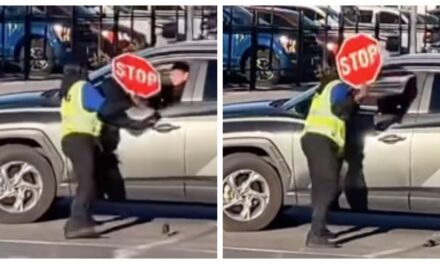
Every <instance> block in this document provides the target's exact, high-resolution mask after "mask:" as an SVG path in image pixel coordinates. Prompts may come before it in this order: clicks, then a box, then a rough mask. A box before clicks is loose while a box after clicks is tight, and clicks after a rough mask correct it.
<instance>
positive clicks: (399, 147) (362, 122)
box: [341, 74, 426, 211]
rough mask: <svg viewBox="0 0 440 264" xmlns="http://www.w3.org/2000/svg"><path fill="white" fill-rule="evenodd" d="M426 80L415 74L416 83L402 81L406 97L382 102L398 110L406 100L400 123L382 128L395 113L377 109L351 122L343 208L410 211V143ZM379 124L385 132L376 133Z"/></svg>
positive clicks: (423, 76)
mask: <svg viewBox="0 0 440 264" xmlns="http://www.w3.org/2000/svg"><path fill="white" fill-rule="evenodd" d="M411 76H412V75H411ZM412 78H414V77H412ZM408 80H409V78H408ZM425 80H426V77H425V75H424V74H417V75H416V79H415V82H409V81H405V82H404V83H405V91H406V92H407V94H408V96H407V95H405V96H401V95H399V96H398V97H396V96H394V97H388V98H387V100H386V101H383V102H384V104H383V106H382V108H384V107H385V106H387V105H388V107H389V106H391V104H395V107H394V108H388V109H400V108H402V107H403V106H402V105H403V100H408V105H409V108H408V110H407V111H405V112H406V114H405V115H403V117H402V118H401V120H400V121H397V122H393V124H392V125H390V126H389V125H385V124H386V122H388V121H387V120H391V119H389V118H388V117H390V116H391V114H393V113H394V112H393V111H394V110H386V109H385V108H384V109H381V110H380V111H381V114H380V115H379V114H377V113H374V112H368V113H367V112H366V111H365V110H364V111H361V112H360V114H359V115H357V117H356V118H355V119H354V120H352V123H351V125H349V127H348V128H347V133H348V138H347V146H348V147H347V153H346V156H347V157H346V161H347V163H346V167H344V173H343V175H344V177H345V178H344V183H345V187H344V188H345V190H346V191H345V195H344V196H343V197H341V199H342V201H343V204H344V205H343V206H344V207H348V205H350V207H351V208H354V209H366V208H368V209H373V210H382V209H383V210H396V211H401V210H408V209H409V208H408V195H409V188H410V186H411V180H410V179H411V178H410V172H411V167H410V166H411V142H412V138H413V128H414V124H415V119H416V116H417V115H416V111H417V109H418V105H419V104H420V98H421V96H420V93H419V91H422V89H423V86H424V83H425ZM378 87H380V88H385V87H381V86H380V85H378ZM410 91H411V93H410ZM404 93H405V92H404ZM409 95H411V96H413V97H410V96H409ZM406 98H408V99H406ZM409 98H412V99H409ZM388 111H389V112H388ZM379 125H381V126H382V127H383V128H386V129H385V130H378V127H379Z"/></svg>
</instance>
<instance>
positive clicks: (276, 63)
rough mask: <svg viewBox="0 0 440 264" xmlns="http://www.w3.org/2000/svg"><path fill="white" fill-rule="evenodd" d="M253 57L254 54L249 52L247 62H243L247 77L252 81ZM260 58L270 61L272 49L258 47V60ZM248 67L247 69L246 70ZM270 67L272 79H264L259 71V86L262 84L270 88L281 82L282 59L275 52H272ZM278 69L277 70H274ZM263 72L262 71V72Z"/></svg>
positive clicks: (243, 69) (257, 81)
mask: <svg viewBox="0 0 440 264" xmlns="http://www.w3.org/2000/svg"><path fill="white" fill-rule="evenodd" d="M251 57H252V55H251V54H249V55H248V56H247V57H246V59H245V63H244V64H243V68H242V71H243V72H244V74H245V76H246V78H247V80H248V81H250V79H251V72H250V69H251ZM258 59H264V60H267V61H268V62H269V61H270V50H269V49H262V48H260V49H258V50H257V60H258ZM245 69H247V70H245ZM270 69H272V71H271V72H272V74H273V77H272V78H270V79H264V78H262V77H261V76H259V73H258V71H257V80H256V85H257V86H262V87H266V86H269V87H268V88H270V86H272V85H276V84H278V83H279V82H280V80H281V71H280V70H279V69H280V60H279V58H278V57H277V55H276V54H275V52H273V53H272V63H271V65H270ZM273 69H276V70H273ZM260 74H261V72H260Z"/></svg>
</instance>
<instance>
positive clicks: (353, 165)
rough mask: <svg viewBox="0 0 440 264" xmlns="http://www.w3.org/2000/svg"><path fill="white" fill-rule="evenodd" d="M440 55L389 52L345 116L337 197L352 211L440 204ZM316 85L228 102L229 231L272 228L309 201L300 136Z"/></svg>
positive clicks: (226, 202)
mask: <svg viewBox="0 0 440 264" xmlns="http://www.w3.org/2000/svg"><path fill="white" fill-rule="evenodd" d="M439 62H440V55H427V54H420V55H407V56H401V57H395V58H390V59H389V60H388V61H387V62H386V63H385V65H384V67H383V69H382V74H381V77H380V79H379V81H378V82H377V83H376V86H375V87H373V89H372V93H371V96H370V97H369V98H368V99H369V100H367V101H366V103H365V105H362V106H361V109H360V111H359V114H357V115H356V117H355V118H354V119H353V120H352V122H351V123H350V124H349V125H348V130H349V137H348V138H347V141H348V146H349V147H348V148H347V151H346V158H345V162H344V165H343V166H342V171H341V174H342V178H343V182H341V187H342V188H341V189H342V190H343V192H342V194H341V195H340V196H339V201H338V202H339V203H338V205H337V204H336V202H335V206H339V207H342V208H351V209H353V210H358V211H363V210H387V211H410V212H430V213H438V212H439V209H440V206H439V204H440V162H439V159H440V63H439ZM313 93H314V89H310V90H308V91H306V92H304V93H303V94H301V95H299V96H297V97H294V98H292V99H288V98H287V99H281V100H276V101H261V102H250V103H242V104H232V105H226V106H225V107H224V109H223V118H224V121H223V133H224V134H223V165H224V168H223V178H224V180H223V196H224V197H223V203H224V204H223V217H224V226H225V229H226V230H259V229H262V228H264V227H266V226H267V225H268V224H269V223H270V222H271V221H272V220H273V219H274V218H275V216H276V215H277V213H278V212H279V211H280V209H281V207H282V206H290V205H309V204H310V184H311V183H310V178H309V173H308V167H307V163H306V159H305V156H304V154H303V152H302V149H301V145H300V137H301V131H302V129H303V125H304V119H305V117H306V116H307V112H308V109H309V107H310V103H311V100H312V96H313Z"/></svg>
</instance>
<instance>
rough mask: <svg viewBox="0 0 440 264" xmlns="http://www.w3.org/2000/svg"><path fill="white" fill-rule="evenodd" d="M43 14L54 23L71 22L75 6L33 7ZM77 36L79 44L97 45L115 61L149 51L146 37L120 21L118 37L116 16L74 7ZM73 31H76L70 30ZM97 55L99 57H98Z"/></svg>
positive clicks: (108, 57) (82, 7)
mask: <svg viewBox="0 0 440 264" xmlns="http://www.w3.org/2000/svg"><path fill="white" fill-rule="evenodd" d="M33 8H34V9H37V10H38V11H39V12H40V13H42V14H44V15H46V14H47V16H49V17H50V18H51V19H52V20H55V21H56V20H60V21H66V22H70V23H71V22H72V19H71V17H72V14H73V7H72V6H34V7H33ZM75 15H76V18H77V19H76V22H75V23H76V25H75V27H76V29H75V30H76V34H77V38H78V39H77V41H79V42H87V43H89V42H94V43H95V45H99V49H100V50H101V51H102V53H103V54H104V55H105V56H106V57H107V59H110V58H113V57H115V56H117V55H119V54H121V53H124V52H133V51H138V50H141V49H144V48H146V46H147V44H146V41H145V35H143V34H142V33H140V32H138V31H137V30H136V29H135V28H133V30H132V29H131V28H130V27H129V26H126V25H123V24H121V23H120V22H119V21H118V26H117V36H116V35H115V33H114V17H113V16H107V15H106V14H104V13H103V14H100V13H99V11H95V10H92V9H90V8H87V7H85V6H75ZM70 32H73V30H70ZM96 56H97V54H96Z"/></svg>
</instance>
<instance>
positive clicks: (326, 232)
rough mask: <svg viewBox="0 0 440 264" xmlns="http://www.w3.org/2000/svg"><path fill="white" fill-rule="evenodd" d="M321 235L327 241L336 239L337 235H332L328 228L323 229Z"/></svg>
mask: <svg viewBox="0 0 440 264" xmlns="http://www.w3.org/2000/svg"><path fill="white" fill-rule="evenodd" d="M321 235H322V236H323V237H325V238H327V239H335V238H337V237H338V234H336V233H333V232H332V231H330V230H328V228H325V229H324V230H323V231H322V234H321Z"/></svg>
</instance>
